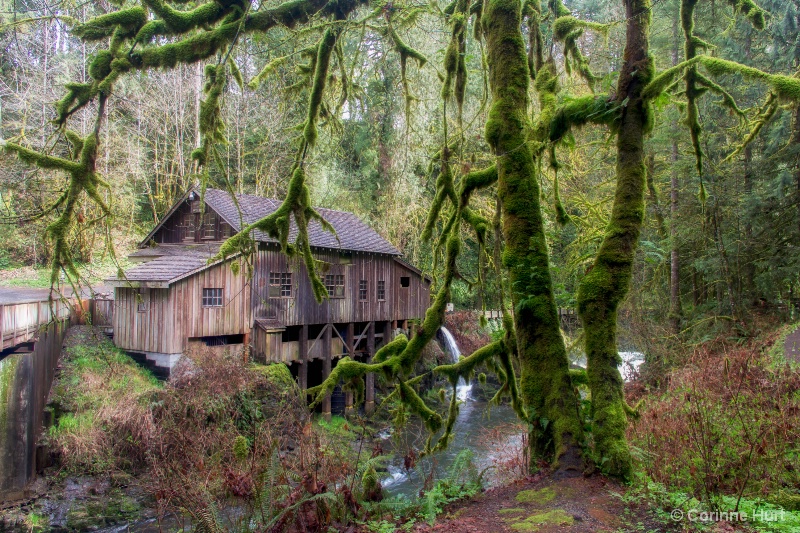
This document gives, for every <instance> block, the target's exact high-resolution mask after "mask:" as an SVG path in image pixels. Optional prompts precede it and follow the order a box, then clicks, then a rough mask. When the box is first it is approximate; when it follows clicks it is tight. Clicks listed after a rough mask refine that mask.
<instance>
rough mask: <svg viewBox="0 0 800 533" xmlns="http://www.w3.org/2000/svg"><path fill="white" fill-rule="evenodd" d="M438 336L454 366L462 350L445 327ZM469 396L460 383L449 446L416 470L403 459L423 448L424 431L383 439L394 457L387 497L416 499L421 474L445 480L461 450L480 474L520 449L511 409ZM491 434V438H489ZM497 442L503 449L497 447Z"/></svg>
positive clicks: (415, 426)
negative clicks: (455, 415) (467, 451)
mask: <svg viewBox="0 0 800 533" xmlns="http://www.w3.org/2000/svg"><path fill="white" fill-rule="evenodd" d="M440 334H441V339H442V343H443V345H444V349H445V352H446V353H447V354H448V355H449V356H450V358H451V360H452V361H453V362H454V363H455V362H457V361H458V359H459V357H461V350H459V348H458V343H456V340H455V338H454V337H453V334H452V333H450V331H448V330H447V328H445V327H442V328H441V329H440ZM472 392H473V389H472V384H471V383H467V382H466V381H465V380H464V379H461V380H459V382H458V384H457V386H456V396H457V398H458V400H459V401H460V402H461V405H460V409H459V413H458V418H457V419H456V423H455V425H454V427H453V438H452V440H451V441H450V445H449V446H448V447H447V449H446V450H442V451H440V452H437V453H436V454H434V455H433V456H431V457H426V458H425V459H423V460H422V461H420V462H419V464H418V465H417V467H416V468H410V469H406V468H405V465H404V460H403V456H404V454H405V452H406V451H407V450H409V449H417V450H418V449H421V448H423V447H424V444H425V439H426V438H427V432H426V430H425V428H424V427H422V426H421V425H419V424H413V423H410V424H409V426H408V427H407V428H405V429H404V430H403V431H402V432H401V434H399V435H395V436H392V435H391V434H389V433H386V434H385V435H384V438H385V440H386V446H387V447H392V448H393V449H394V451H395V457H394V458H393V460H392V461H391V463H390V464H389V465H388V476H387V477H386V478H384V479H383V480H382V481H381V483H382V484H383V487H384V489H385V490H386V492H387V493H388V494H390V495H401V494H402V495H406V496H413V495H416V494H417V493H418V492H419V491H420V489H421V488H422V486H423V483H424V479H423V477H424V475H423V474H421V472H429V471H430V470H431V468H435V470H436V477H443V476H446V475H447V473H448V471H449V469H450V466H451V465H452V463H453V462H454V460H455V459H456V457H457V456H458V455H459V453H461V452H462V451H464V450H470V451H471V452H472V454H473V461H474V462H475V464H476V466H477V467H478V469H479V470H483V469H484V468H487V467H491V466H492V464H493V463H494V462H495V460H496V459H499V458H501V455H502V454H504V453H505V454H507V453H508V451H509V450H511V449H513V448H515V447H518V446H519V440H520V438H521V433H522V432H521V430H520V428H519V426H517V424H518V423H519V419H518V418H517V416H516V414H515V413H514V411H513V410H512V409H511V407H510V406H508V405H501V406H492V407H489V405H488V402H486V401H482V400H479V399H476V398H473V395H472ZM448 401H449V400H448ZM490 434H491V437H492V438H489V435H490ZM390 437H392V438H391V439H390ZM498 441H500V443H502V444H504V445H502V446H498V444H500V443H498ZM503 457H505V455H503ZM489 477H491V472H490V476H489Z"/></svg>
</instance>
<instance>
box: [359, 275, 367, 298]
mask: <svg viewBox="0 0 800 533" xmlns="http://www.w3.org/2000/svg"><path fill="white" fill-rule="evenodd" d="M368 288H369V283H368V282H367V280H365V279H362V280H360V281H359V282H358V300H359V301H360V302H365V301H366V300H367V294H368V292H369V291H368Z"/></svg>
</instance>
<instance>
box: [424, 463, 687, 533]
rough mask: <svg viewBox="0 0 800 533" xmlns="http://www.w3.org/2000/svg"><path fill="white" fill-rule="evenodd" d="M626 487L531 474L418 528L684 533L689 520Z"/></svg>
mask: <svg viewBox="0 0 800 533" xmlns="http://www.w3.org/2000/svg"><path fill="white" fill-rule="evenodd" d="M625 492H626V490H625V488H624V487H622V486H620V485H619V484H617V483H615V482H613V481H610V480H608V479H606V478H603V477H600V476H594V477H590V478H584V477H577V478H567V479H561V480H558V481H555V480H553V479H551V478H548V477H539V478H533V479H531V480H528V481H521V482H518V483H515V484H512V485H507V486H504V487H498V488H496V489H491V490H488V491H486V492H485V493H483V494H481V495H479V496H477V497H475V498H473V499H472V500H469V501H467V502H463V503H457V504H453V505H452V506H451V507H450V508H449V509H448V510H447V512H446V513H445V514H444V515H443V516H442V517H441V518H439V519H438V520H437V521H436V524H434V525H433V526H428V525H419V526H418V527H417V529H416V531H418V532H446V533H473V532H474V533H490V532H492V533H493V532H508V533H519V532H523V533H526V532H537V533H551V532H573V533H594V532H598V533H599V532H604V531H608V532H615V533H618V532H628V531H631V532H633V531H637V532H639V531H640V532H643V533H644V532H651V533H656V532H659V533H660V532H668V531H685V530H684V529H681V527H682V526H685V525H686V524H678V523H673V522H672V521H671V520H670V518H669V517H668V516H658V515H657V514H656V512H655V510H653V509H650V508H649V507H648V506H646V505H644V504H640V503H638V502H628V501H626V499H625V498H623V497H622V495H623V494H625Z"/></svg>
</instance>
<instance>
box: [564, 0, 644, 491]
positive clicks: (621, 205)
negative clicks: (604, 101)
mask: <svg viewBox="0 0 800 533" xmlns="http://www.w3.org/2000/svg"><path fill="white" fill-rule="evenodd" d="M632 8H633V10H634V11H635V12H643V11H648V10H649V8H650V4H649V1H648V0H637V1H636V3H635V5H634V6H632ZM636 20H637V24H635V25H633V27H631V26H629V28H628V32H627V37H626V39H627V41H626V44H625V52H624V57H625V58H626V61H625V63H624V64H623V68H622V72H621V73H620V78H619V81H618V87H617V100H618V101H620V102H622V101H625V102H626V106H625V108H624V111H623V113H622V116H621V119H620V126H619V131H618V134H617V167H616V190H615V195H614V203H613V206H612V211H611V218H610V220H609V223H608V227H607V228H606V232H605V235H604V238H603V241H602V243H601V244H600V248H599V250H598V252H597V255H596V257H595V261H594V264H593V265H592V268H591V270H590V272H589V273H588V274H586V275H585V276H584V278H583V279H582V280H581V282H580V284H579V288H578V294H577V304H578V315H579V317H580V319H581V322H582V323H583V326H584V339H585V348H586V356H587V377H588V383H589V388H590V390H591V399H592V436H593V439H594V446H595V449H594V452H595V455H596V458H595V460H596V461H597V463H598V464H599V465H600V468H601V469H602V470H603V471H605V472H606V473H608V474H610V475H614V476H618V477H621V478H628V477H629V476H630V475H631V471H632V464H631V456H630V451H629V449H628V444H627V441H626V438H625V431H626V429H627V424H628V419H627V412H626V407H627V406H626V404H625V398H624V393H623V390H622V377H621V375H620V373H619V370H618V366H619V365H620V364H621V362H622V361H621V359H620V357H619V354H618V353H617V309H618V307H619V304H620V302H621V301H622V300H623V298H624V297H625V295H626V294H627V292H628V288H629V285H630V281H631V276H632V272H633V261H634V257H635V253H636V247H637V245H638V240H639V234H640V231H641V226H642V221H643V219H644V208H645V205H644V191H645V177H646V167H645V153H644V136H645V134H646V132H647V128H648V121H649V118H648V107H649V102H648V101H647V100H646V98H644V97H643V88H644V87H645V86H646V85H647V84H648V83H649V82H650V79H648V76H652V68H650V67H649V66H648V65H649V63H650V62H651V61H652V59H651V58H650V56H649V52H648V36H649V22H650V19H649V17H639V18H637V19H636Z"/></svg>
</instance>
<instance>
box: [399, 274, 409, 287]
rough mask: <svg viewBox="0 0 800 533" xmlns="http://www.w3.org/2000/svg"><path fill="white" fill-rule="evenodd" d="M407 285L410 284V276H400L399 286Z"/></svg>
mask: <svg viewBox="0 0 800 533" xmlns="http://www.w3.org/2000/svg"><path fill="white" fill-rule="evenodd" d="M409 285H411V278H409V277H408V276H402V277H401V278H400V286H401V287H408V286H409Z"/></svg>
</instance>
